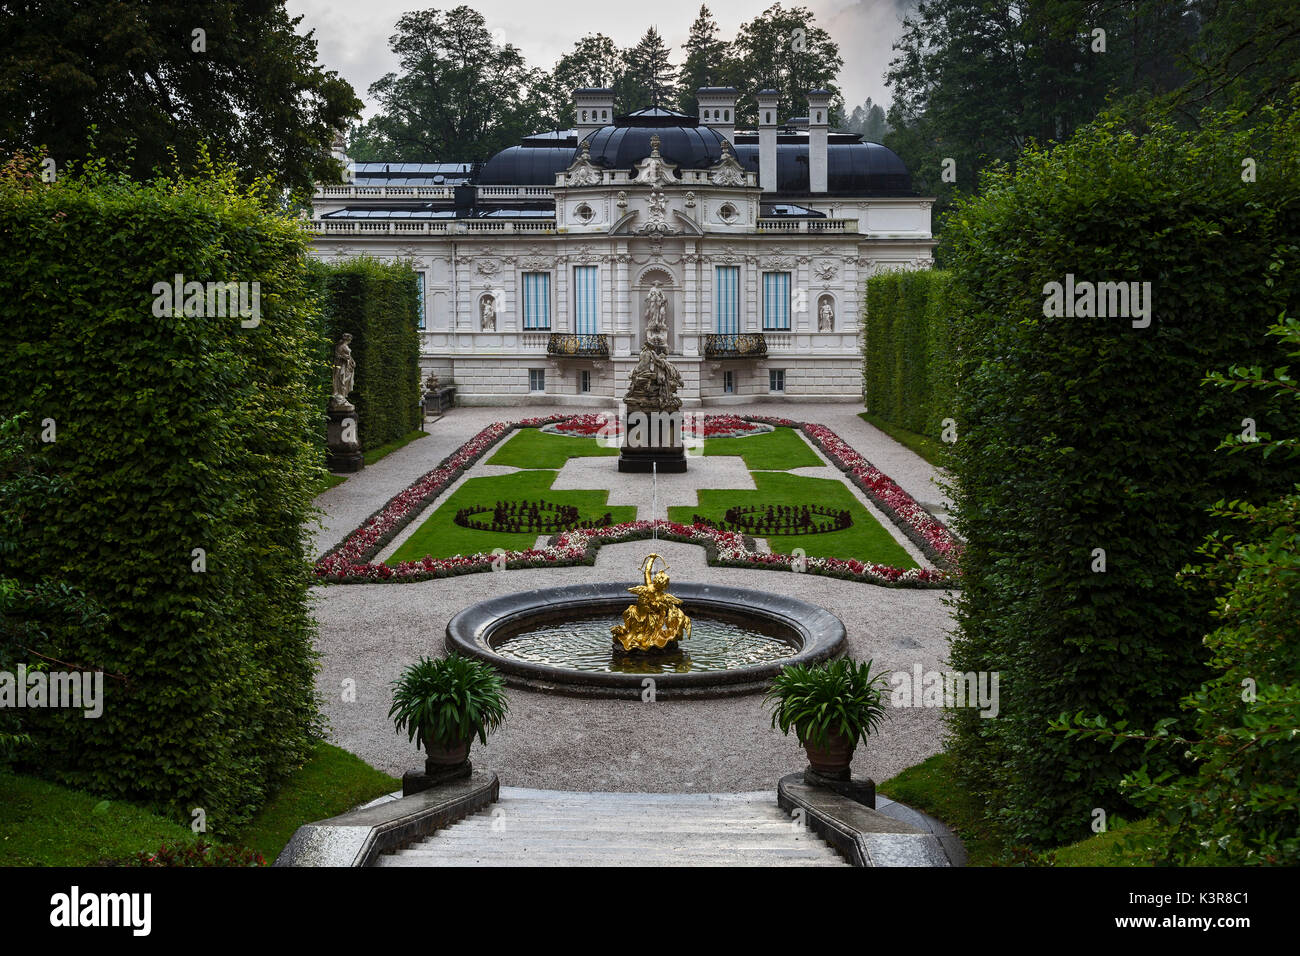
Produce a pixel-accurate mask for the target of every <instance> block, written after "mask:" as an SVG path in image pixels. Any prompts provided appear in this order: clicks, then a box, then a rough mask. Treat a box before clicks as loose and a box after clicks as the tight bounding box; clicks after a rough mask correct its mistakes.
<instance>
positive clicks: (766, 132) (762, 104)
mask: <svg viewBox="0 0 1300 956" xmlns="http://www.w3.org/2000/svg"><path fill="white" fill-rule="evenodd" d="M755 99H757V100H758V184H759V185H760V186H762V187H763V192H765V193H774V192H776V122H777V112H776V111H777V106H778V104H779V103H780V102H781V94H780V93H778V92H777V91H776V90H759V91H758V95H757V96H756V97H755Z"/></svg>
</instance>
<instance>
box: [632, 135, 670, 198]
mask: <svg viewBox="0 0 1300 956" xmlns="http://www.w3.org/2000/svg"><path fill="white" fill-rule="evenodd" d="M676 168H677V166H676V165H675V164H673V163H669V162H666V161H665V160H664V158H663V157H662V156H660V155H659V136H658V134H655V135H654V136H651V137H650V155H649V156H647V157H646V158H645V159H643V160H641V162H639V163H637V164H636V178H635V179H634V180H633V182H636V183H641V184H643V185H646V186H663V185H668V184H672V183H676V182H677V176H676V175H675V174H674V172H673V170H675V169H676Z"/></svg>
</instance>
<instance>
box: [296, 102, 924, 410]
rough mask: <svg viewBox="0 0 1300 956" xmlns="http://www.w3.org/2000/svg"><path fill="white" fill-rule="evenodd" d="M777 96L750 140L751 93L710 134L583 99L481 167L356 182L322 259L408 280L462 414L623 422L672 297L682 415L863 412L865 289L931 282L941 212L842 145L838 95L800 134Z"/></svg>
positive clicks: (890, 166) (383, 172) (692, 122)
mask: <svg viewBox="0 0 1300 956" xmlns="http://www.w3.org/2000/svg"><path fill="white" fill-rule="evenodd" d="M765 99H767V102H768V103H769V104H773V105H774V103H775V98H774V97H771V98H768V97H767V94H763V93H761V94H759V97H758V100H759V107H760V109H759V116H760V120H761V121H762V122H760V126H759V129H758V130H757V132H746V131H743V130H742V131H737V130H735V129H734V116H733V114H734V104H735V91H734V90H730V89H726V88H724V89H706V90H701V91H700V104H701V107H700V112H701V116H700V117H699V118H698V119H696V118H693V117H688V116H684V115H682V114H679V113H673V112H670V111H666V110H659V109H651V110H642V111H639V112H638V113H633V114H630V115H628V116H620V117H613V94H612V93H611V92H610V91H607V90H580V91H577V93H575V117H574V118H575V127H574V129H572V130H563V131H555V132H552V133H546V134H541V135H539V136H535V137H530V138H529V139H527V140H525V141H524V142H523V143H521V144H520V145H519V146H515V147H511V148H510V149H507V150H504V151H502V153H499V154H497V156H495V157H493V158H492V159H491V160H490V161H488V162H487V163H485V164H482V165H481V166H471V165H469V164H440V165H433V164H404V165H395V164H382V163H369V164H359V165H357V166H356V167H355V177H354V179H353V181H352V182H350V183H347V184H343V185H336V186H335V185H324V184H322V185H320V186H318V188H317V191H316V198H315V203H314V213H313V220H312V222H313V226H314V228H315V230H316V231H317V237H316V239H315V241H314V244H313V245H314V251H315V253H316V255H318V256H319V257H321V258H323V259H333V258H347V257H350V256H355V255H360V254H365V255H369V256H373V257H376V258H380V259H403V260H408V261H410V262H411V263H412V265H413V266H414V268H415V269H416V270H417V272H418V273H419V275H420V277H421V282H422V289H423V303H422V306H423V328H422V333H421V338H422V361H421V364H422V366H423V370H424V373H426V374H427V372H428V371H430V370H433V371H436V372H437V374H438V376H439V378H440V379H441V380H442V381H444V382H454V383H455V384H456V386H457V391H458V398H459V399H460V401H461V402H463V403H465V404H500V405H522V404H529V403H545V404H572V405H588V406H606V407H612V406H615V405H617V403H618V401H619V399H620V398H621V397H622V395H623V394H624V392H625V391H626V388H627V376H628V374H629V372H630V371H631V370H632V368H633V366H634V365H635V363H636V359H637V355H638V352H639V350H640V347H641V340H642V337H643V334H644V325H645V319H644V311H645V300H646V296H647V294H648V293H649V292H650V290H651V289H653V288H654V287H655V286H656V285H657V286H658V287H659V289H660V290H662V291H663V292H664V293H665V295H666V297H667V301H668V316H667V322H668V328H669V331H668V339H669V343H668V344H669V352H670V356H671V359H672V361H673V363H674V364H675V365H676V366H677V368H678V369H679V370H680V372H681V375H682V379H683V383H684V385H683V388H682V389H681V391H680V393H679V394H680V395H681V397H682V399H683V404H684V405H685V406H687V407H699V406H702V405H703V406H720V405H727V404H739V403H753V402H755V401H769V400H771V401H785V402H790V401H799V400H804V401H838V400H843V401H857V400H859V399H860V397H861V390H862V375H861V350H860V347H859V334H860V322H859V316H860V315H861V312H862V305H863V301H862V300H863V294H864V291H865V282H866V279H867V277H868V276H870V275H872V274H873V273H875V272H878V271H881V270H886V269H899V268H924V267H927V266H929V265H930V263H931V261H932V259H931V252H932V249H933V247H934V245H935V243H934V240H933V239H932V237H931V226H930V208H931V204H932V200H931V199H929V198H926V197H918V196H914V195H911V194H910V177H909V176H908V175H907V171H906V170H905V169H904V168H903V167H902V164H901V162H900V161H899V160H898V158H897V156H895V155H894V154H893V153H892V152H890V151H889V150H887V149H885V148H884V147H882V146H879V145H877V144H868V143H863V142H861V141H860V139H859V137H857V136H856V135H852V134H841V133H832V132H829V130H828V129H827V128H826V120H827V118H828V112H827V108H828V106H829V94H824V93H823V92H822V91H814V92H813V93H811V94H810V95H809V116H808V117H807V118H806V120H805V118H799V119H797V120H793V121H789V122H787V124H786V125H785V126H784V127H778V124H777V122H776V117H775V115H774V112H773V110H772V109H771V108H769V109H768V110H767V111H766V112H765V111H764V109H763V107H764V104H765Z"/></svg>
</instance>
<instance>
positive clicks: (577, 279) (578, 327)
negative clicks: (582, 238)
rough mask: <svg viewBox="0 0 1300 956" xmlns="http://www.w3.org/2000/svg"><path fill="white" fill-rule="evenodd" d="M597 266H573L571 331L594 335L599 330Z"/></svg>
mask: <svg viewBox="0 0 1300 956" xmlns="http://www.w3.org/2000/svg"><path fill="white" fill-rule="evenodd" d="M598 276H599V267H597V266H574V267H573V331H574V332H576V333H577V334H578V335H595V334H596V332H598V331H599V328H598V327H599V325H600V322H599V319H598V315H599V306H598V304H597V303H598V302H599V299H598V298H597V296H598V295H599V290H598Z"/></svg>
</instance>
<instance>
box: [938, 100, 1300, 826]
mask: <svg viewBox="0 0 1300 956" xmlns="http://www.w3.org/2000/svg"><path fill="white" fill-rule="evenodd" d="M1297 123H1298V121H1297V119H1296V118H1295V117H1294V116H1292V117H1290V118H1287V119H1285V120H1283V119H1281V118H1278V117H1276V116H1273V117H1272V118H1271V119H1270V120H1269V125H1266V126H1261V127H1260V128H1258V129H1255V130H1251V131H1245V132H1242V131H1239V130H1236V129H1234V128H1232V127H1229V126H1227V125H1226V124H1224V123H1221V122H1213V123H1211V124H1209V125H1208V126H1207V127H1205V128H1204V129H1203V131H1201V132H1197V133H1183V132H1179V131H1176V130H1174V129H1171V128H1167V127H1156V128H1154V129H1151V130H1150V131H1149V132H1147V133H1146V134H1145V135H1143V136H1142V137H1140V138H1139V137H1138V136H1136V135H1134V134H1132V133H1130V132H1127V131H1125V130H1124V129H1123V128H1121V127H1119V126H1118V125H1110V124H1107V123H1101V124H1099V125H1097V126H1094V127H1091V128H1087V129H1084V130H1082V131H1080V132H1079V133H1078V134H1077V135H1076V136H1074V137H1073V138H1072V139H1071V140H1070V141H1069V142H1068V143H1067V144H1065V145H1063V146H1060V147H1058V148H1056V149H1054V150H1051V151H1048V152H1036V151H1031V152H1029V153H1028V154H1026V156H1025V157H1024V158H1023V160H1022V161H1021V163H1020V164H1019V167H1018V169H1017V171H1016V172H1015V173H1014V174H1012V173H1008V172H1006V171H998V172H995V173H993V174H992V175H990V176H989V177H988V180H987V183H986V187H985V190H984V194H983V195H982V196H981V197H980V198H978V199H974V200H971V201H968V202H966V203H964V204H962V205H961V206H960V207H959V208H958V210H957V211H956V212H955V213H954V214H953V216H952V217H951V218H950V219H949V221H948V229H949V230H950V232H951V236H952V240H953V248H954V252H955V255H954V257H953V263H954V265H953V283H954V286H953V294H954V314H955V316H956V327H957V340H958V343H957V344H958V356H959V358H958V365H959V375H958V379H957V381H958V386H957V395H956V402H955V404H956V407H957V409H958V410H959V415H958V419H959V436H958V441H957V443H956V445H955V446H954V452H953V456H954V461H953V464H952V467H953V469H954V472H955V489H954V490H955V496H956V506H957V507H956V511H957V515H958V518H957V530H958V531H959V532H960V533H961V534H962V535H963V536H964V537H965V539H966V547H965V552H964V555H963V559H962V571H963V575H964V586H963V589H962V591H961V594H960V597H959V603H958V605H957V616H958V622H959V630H958V632H957V634H956V635H955V637H954V640H953V645H952V657H951V660H952V664H953V666H954V667H955V668H956V669H957V670H959V671H981V670H982V671H998V672H1000V675H1001V689H1000V694H1001V712H1000V714H999V716H998V717H997V718H995V719H983V718H980V717H979V716H977V715H976V714H975V713H974V712H972V711H965V710H963V711H957V712H956V713H955V717H954V721H953V731H954V734H955V739H954V742H953V744H952V749H953V752H954V753H955V754H956V756H957V758H958V760H957V765H958V766H959V767H960V768H961V769H962V771H963V772H964V773H965V775H966V778H967V783H968V785H969V786H970V787H971V788H972V789H973V790H974V791H976V792H977V793H978V794H980V795H981V796H982V797H983V798H984V801H985V802H986V805H987V806H988V807H989V813H990V815H991V819H992V821H993V822H994V823H995V824H997V825H998V826H999V827H1000V829H1001V830H1002V832H1003V834H1004V836H1006V837H1007V838H1009V839H1012V840H1015V841H1018V842H1020V843H1023V844H1037V845H1045V844H1059V843H1061V842H1064V841H1067V840H1071V839H1074V838H1078V837H1080V836H1083V835H1086V834H1087V833H1088V832H1089V827H1090V824H1091V823H1092V822H1093V820H1094V816H1093V811H1094V810H1095V809H1096V808H1101V809H1103V810H1105V811H1106V812H1107V813H1108V814H1113V813H1115V812H1116V811H1120V812H1124V810H1125V803H1124V800H1123V798H1122V794H1120V793H1119V792H1118V791H1117V786H1116V784H1117V781H1118V780H1119V778H1120V776H1121V775H1122V774H1123V773H1124V772H1125V771H1127V770H1129V769H1131V768H1133V767H1134V766H1135V765H1136V764H1137V763H1139V762H1141V760H1142V759H1143V757H1142V754H1141V752H1140V749H1139V750H1137V751H1133V750H1132V749H1131V748H1122V749H1121V750H1118V751H1116V752H1114V753H1112V752H1110V745H1109V744H1108V743H1105V742H1084V741H1080V740H1077V739H1076V740H1066V739H1064V737H1063V735H1061V734H1054V733H1049V732H1048V729H1047V724H1048V721H1049V720H1051V719H1052V718H1054V717H1057V716H1059V715H1061V714H1063V713H1068V714H1073V713H1075V712H1077V711H1083V712H1084V713H1085V714H1087V715H1093V714H1096V715H1101V716H1103V717H1105V718H1107V719H1109V720H1110V721H1112V722H1113V721H1127V722H1128V724H1129V726H1135V727H1136V726H1141V727H1147V728H1150V727H1152V726H1153V725H1154V724H1155V723H1156V721H1157V720H1159V719H1160V718H1162V717H1166V716H1173V715H1176V714H1179V710H1178V708H1177V705H1176V702H1177V700H1178V699H1179V698H1180V697H1181V696H1182V695H1184V694H1186V693H1189V692H1191V691H1192V690H1194V689H1195V688H1196V687H1197V686H1198V685H1199V683H1200V681H1201V680H1202V679H1203V678H1204V677H1205V676H1206V671H1205V670H1204V668H1203V657H1204V648H1203V646H1202V638H1203V636H1204V635H1205V634H1206V633H1208V632H1209V631H1210V630H1211V628H1212V626H1213V625H1212V620H1211V617H1210V611H1211V608H1212V606H1213V600H1212V596H1211V595H1209V594H1206V593H1204V592H1202V591H1198V590H1197V589H1195V588H1194V587H1192V586H1191V585H1190V584H1189V583H1187V582H1186V581H1181V582H1180V580H1179V579H1178V573H1179V570H1180V569H1181V568H1183V567H1184V565H1186V564H1188V563H1189V562H1193V561H1195V560H1196V559H1197V555H1196V553H1195V549H1196V547H1197V546H1198V545H1199V544H1200V543H1201V541H1202V539H1203V538H1204V536H1205V534H1206V533H1207V532H1209V531H1210V530H1211V529H1212V528H1213V527H1214V526H1215V524H1214V522H1215V519H1212V518H1211V517H1210V516H1209V515H1208V514H1207V509H1208V508H1209V507H1210V506H1211V505H1212V504H1213V503H1214V502H1215V501H1218V500H1220V499H1229V500H1231V499H1238V498H1240V499H1248V500H1253V501H1263V500H1268V499H1271V498H1275V497H1277V496H1279V495H1280V494H1281V493H1282V492H1283V491H1284V490H1286V489H1287V487H1288V486H1289V485H1290V484H1292V483H1294V481H1295V475H1294V473H1292V474H1290V475H1289V476H1288V474H1287V472H1286V469H1279V468H1270V467H1268V465H1267V463H1265V462H1263V461H1262V459H1261V457H1260V456H1258V455H1226V454H1222V453H1219V454H1215V448H1216V446H1217V445H1218V444H1219V443H1220V442H1221V441H1222V440H1223V439H1224V438H1225V437H1226V436H1227V435H1229V434H1233V433H1239V432H1241V430H1242V428H1243V424H1242V423H1243V419H1245V418H1253V419H1255V420H1256V422H1257V423H1258V428H1259V430H1260V431H1261V432H1272V433H1273V434H1281V435H1293V434H1296V428H1297V425H1298V424H1300V422H1298V421H1297V415H1296V411H1295V409H1287V408H1285V407H1282V406H1281V405H1280V404H1277V403H1272V404H1267V403H1265V402H1263V401H1262V400H1261V399H1260V398H1259V396H1258V395H1257V394H1255V393H1252V392H1248V391H1240V392H1233V391H1231V390H1225V389H1215V388H1209V387H1204V386H1202V380H1203V377H1204V376H1205V375H1206V373H1207V371H1210V370H1218V369H1226V368H1228V367H1229V366H1231V365H1236V364H1244V365H1254V364H1258V365H1261V366H1263V367H1265V368H1270V369H1271V368H1274V367H1276V366H1278V365H1283V364H1286V363H1285V361H1284V360H1283V356H1282V353H1281V351H1280V349H1279V347H1278V346H1277V345H1276V343H1275V340H1270V339H1269V338H1268V337H1267V336H1266V335H1265V329H1266V328H1267V327H1268V325H1269V324H1270V322H1272V321H1274V320H1275V319H1276V318H1277V316H1278V315H1279V313H1281V312H1282V311H1283V310H1284V309H1289V310H1290V311H1291V314H1296V313H1297V310H1298V309H1300V269H1298V268H1297V264H1298V263H1300V203H1297V202H1296V201H1295V197H1296V196H1297V195H1300V167H1298V165H1297V163H1298V159H1297V157H1300V133H1298V129H1297ZM1245 158H1251V159H1253V160H1254V162H1255V164H1256V166H1257V170H1258V176H1257V179H1256V181H1243V178H1242V173H1243V159H1245ZM1067 273H1069V274H1073V275H1074V276H1075V279H1076V281H1079V280H1085V281H1091V282H1101V281H1107V280H1116V281H1119V280H1123V281H1130V280H1136V281H1149V282H1151V283H1152V293H1153V303H1154V309H1153V313H1152V318H1151V323H1150V326H1149V327H1147V328H1134V327H1133V319H1132V318H1128V317H1114V318H1083V317H1078V318H1065V317H1059V318H1049V317H1046V316H1045V315H1044V301H1045V292H1046V291H1048V290H1046V289H1045V286H1047V284H1048V283H1052V282H1064V281H1065V277H1066V275H1067ZM1137 321H1139V322H1141V321H1142V320H1141V319H1140V318H1139V319H1137ZM1099 548H1100V549H1104V551H1105V555H1104V558H1105V566H1104V570H1094V567H1096V568H1100V567H1101V566H1100V565H1097V564H1096V561H1097V557H1099V556H1095V555H1094V549H1099ZM1177 729H1178V727H1177V725H1175V727H1174V730H1175V731H1177ZM1157 770H1159V766H1158V765H1157V766H1154V767H1153V774H1154V772H1155V771H1157Z"/></svg>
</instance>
